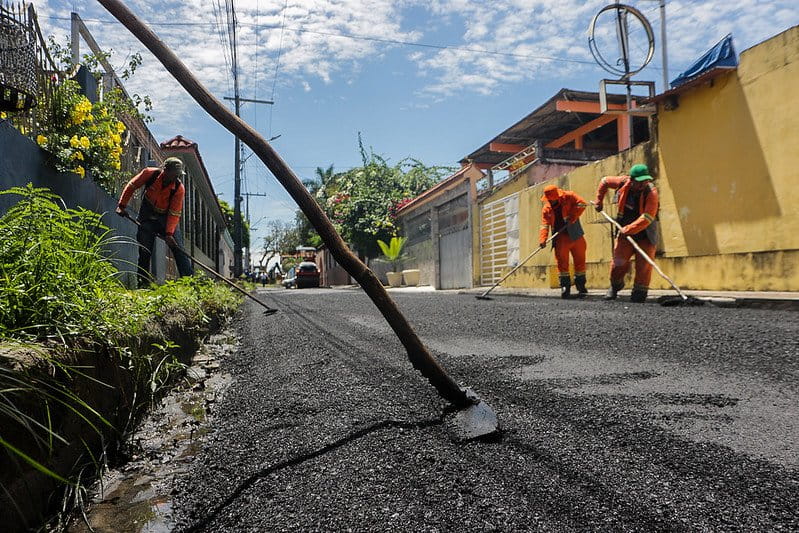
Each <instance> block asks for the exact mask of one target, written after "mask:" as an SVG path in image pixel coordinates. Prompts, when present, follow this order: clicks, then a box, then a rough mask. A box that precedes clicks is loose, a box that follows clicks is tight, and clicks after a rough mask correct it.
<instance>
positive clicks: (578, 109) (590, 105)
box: [555, 100, 635, 114]
mask: <svg viewBox="0 0 799 533" xmlns="http://www.w3.org/2000/svg"><path fill="white" fill-rule="evenodd" d="M633 107H635V105H634V104H633ZM555 109H557V110H558V111H569V112H571V113H597V114H599V113H601V112H602V111H601V110H600V109H599V102H573V101H571V100H558V101H557V102H555ZM608 109H609V110H614V111H625V110H626V109H627V105H626V104H608Z"/></svg>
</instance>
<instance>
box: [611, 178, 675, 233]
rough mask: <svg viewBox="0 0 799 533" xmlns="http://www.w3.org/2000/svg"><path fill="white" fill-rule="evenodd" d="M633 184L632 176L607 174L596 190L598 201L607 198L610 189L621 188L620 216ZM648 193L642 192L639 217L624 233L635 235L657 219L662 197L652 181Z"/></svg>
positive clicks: (648, 186) (639, 202)
mask: <svg viewBox="0 0 799 533" xmlns="http://www.w3.org/2000/svg"><path fill="white" fill-rule="evenodd" d="M631 186H632V179H631V178H630V176H605V177H604V178H602V181H600V182H599V188H598V189H597V191H596V203H598V204H601V203H602V200H604V199H605V192H606V191H607V190H608V189H618V190H619V202H618V206H619V217H621V216H622V215H624V206H625V205H626V200H627V194H629V192H630V187H631ZM646 188H647V189H648V191H647V194H642V195H641V197H640V198H639V200H638V212H639V213H641V214H640V215H639V217H638V218H636V219H635V220H634V221H632V222H631V223H630V224H629V225H627V226H625V227H624V233H626V234H628V235H635V234H637V233H640V232H642V231H644V230H645V229H646V228H647V226H649V225H650V224H652V222H654V221H655V217H656V216H657V214H658V207H659V206H660V199H659V197H658V190H657V187H655V186H654V185H652V182H651V181H650V182H647V184H646Z"/></svg>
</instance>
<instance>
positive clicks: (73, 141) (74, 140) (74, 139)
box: [69, 135, 80, 148]
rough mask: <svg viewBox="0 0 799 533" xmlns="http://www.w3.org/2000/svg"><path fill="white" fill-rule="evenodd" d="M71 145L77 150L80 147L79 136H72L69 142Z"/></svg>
mask: <svg viewBox="0 0 799 533" xmlns="http://www.w3.org/2000/svg"><path fill="white" fill-rule="evenodd" d="M69 145H70V146H71V147H72V148H77V147H78V146H80V141H79V140H78V136H77V135H73V136H72V138H71V139H70V140H69Z"/></svg>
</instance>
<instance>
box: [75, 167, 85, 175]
mask: <svg viewBox="0 0 799 533" xmlns="http://www.w3.org/2000/svg"><path fill="white" fill-rule="evenodd" d="M74 172H75V174H77V175H78V176H80V177H81V178H83V177H85V176H86V171H85V170H83V167H82V166H77V167H75V170H74Z"/></svg>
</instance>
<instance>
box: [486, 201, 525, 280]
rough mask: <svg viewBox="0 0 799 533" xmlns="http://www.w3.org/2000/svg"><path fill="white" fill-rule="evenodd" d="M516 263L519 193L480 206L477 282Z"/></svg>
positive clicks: (489, 278)
mask: <svg viewBox="0 0 799 533" xmlns="http://www.w3.org/2000/svg"><path fill="white" fill-rule="evenodd" d="M518 263H519V193H516V194H512V195H510V196H506V197H505V198H502V199H500V200H496V201H494V202H490V203H487V204H484V205H482V206H480V284H481V285H493V284H494V283H496V282H497V281H499V279H500V278H501V277H502V270H503V269H504V268H506V267H509V266H510V267H513V266H516V265H517V264H518Z"/></svg>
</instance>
